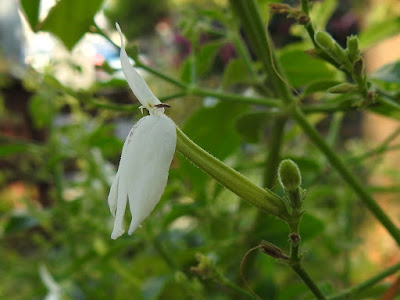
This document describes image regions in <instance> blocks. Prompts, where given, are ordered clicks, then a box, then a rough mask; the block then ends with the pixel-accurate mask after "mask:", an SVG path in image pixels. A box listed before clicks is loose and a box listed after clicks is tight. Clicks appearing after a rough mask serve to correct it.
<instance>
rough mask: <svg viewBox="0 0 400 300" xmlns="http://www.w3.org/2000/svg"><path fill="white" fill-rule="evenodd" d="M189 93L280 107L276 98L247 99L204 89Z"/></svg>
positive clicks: (195, 89)
mask: <svg viewBox="0 0 400 300" xmlns="http://www.w3.org/2000/svg"><path fill="white" fill-rule="evenodd" d="M189 93H190V94H192V95H196V96H210V97H215V98H218V99H221V100H225V101H232V102H241V103H248V104H256V105H264V106H270V107H278V106H279V102H278V99H274V98H257V97H247V96H241V95H237V94H230V93H225V92H217V91H213V90H208V89H202V88H192V89H190V90H189Z"/></svg>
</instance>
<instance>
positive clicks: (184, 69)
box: [179, 57, 192, 83]
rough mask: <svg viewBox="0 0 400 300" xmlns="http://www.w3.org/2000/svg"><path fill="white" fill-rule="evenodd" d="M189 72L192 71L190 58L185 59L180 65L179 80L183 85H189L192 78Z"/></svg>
mask: <svg viewBox="0 0 400 300" xmlns="http://www.w3.org/2000/svg"><path fill="white" fill-rule="evenodd" d="M191 70H192V60H191V57H187V58H186V60H185V61H184V62H183V63H182V65H181V68H180V75H179V78H180V80H181V81H182V82H183V83H190V80H191V78H192V76H191Z"/></svg>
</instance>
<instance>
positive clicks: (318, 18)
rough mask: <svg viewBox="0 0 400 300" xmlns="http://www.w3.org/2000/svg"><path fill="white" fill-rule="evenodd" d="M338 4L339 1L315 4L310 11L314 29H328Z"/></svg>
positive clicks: (333, 0)
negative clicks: (327, 26)
mask: <svg viewBox="0 0 400 300" xmlns="http://www.w3.org/2000/svg"><path fill="white" fill-rule="evenodd" d="M337 2H338V1H337V0H325V1H321V2H315V3H313V5H312V6H311V10H310V18H311V20H312V22H313V25H314V28H316V29H322V28H325V27H326V25H327V24H328V21H329V19H330V18H331V16H332V15H333V13H334V12H335V10H336V7H337V5H338V3H337Z"/></svg>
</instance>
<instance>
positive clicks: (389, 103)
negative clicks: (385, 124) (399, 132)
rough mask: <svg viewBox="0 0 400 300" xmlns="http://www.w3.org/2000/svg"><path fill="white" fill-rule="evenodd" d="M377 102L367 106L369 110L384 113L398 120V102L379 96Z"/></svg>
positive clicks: (399, 118) (399, 108)
mask: <svg viewBox="0 0 400 300" xmlns="http://www.w3.org/2000/svg"><path fill="white" fill-rule="evenodd" d="M377 101H378V103H377V104H375V105H370V106H368V109H369V110H370V111H373V112H375V113H378V114H381V115H384V116H386V117H389V118H393V119H397V120H400V104H399V103H397V102H395V101H393V100H391V99H389V98H387V97H385V98H384V97H379V98H378V99H377Z"/></svg>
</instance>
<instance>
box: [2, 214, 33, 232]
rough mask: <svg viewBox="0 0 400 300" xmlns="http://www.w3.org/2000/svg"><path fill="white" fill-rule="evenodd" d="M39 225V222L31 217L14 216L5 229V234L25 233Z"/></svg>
mask: <svg viewBox="0 0 400 300" xmlns="http://www.w3.org/2000/svg"><path fill="white" fill-rule="evenodd" d="M38 224H39V222H38V220H36V219H35V218H32V217H30V216H12V217H11V218H10V219H9V220H8V222H7V223H6V225H5V227H4V233H6V234H10V233H16V232H20V231H25V230H27V229H30V228H32V227H35V226H37V225H38Z"/></svg>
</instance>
